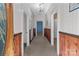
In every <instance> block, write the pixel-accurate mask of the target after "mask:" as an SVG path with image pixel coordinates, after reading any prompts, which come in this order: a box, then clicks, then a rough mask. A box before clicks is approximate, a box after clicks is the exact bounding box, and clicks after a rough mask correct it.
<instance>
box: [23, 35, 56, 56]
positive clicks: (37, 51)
mask: <svg viewBox="0 0 79 59" xmlns="http://www.w3.org/2000/svg"><path fill="white" fill-rule="evenodd" d="M24 56H57V52H56V48H55V47H52V46H51V45H50V43H49V42H48V40H47V39H46V38H45V37H43V36H41V35H38V36H37V37H35V38H34V40H33V41H32V43H31V45H30V46H29V47H26V48H25V50H24Z"/></svg>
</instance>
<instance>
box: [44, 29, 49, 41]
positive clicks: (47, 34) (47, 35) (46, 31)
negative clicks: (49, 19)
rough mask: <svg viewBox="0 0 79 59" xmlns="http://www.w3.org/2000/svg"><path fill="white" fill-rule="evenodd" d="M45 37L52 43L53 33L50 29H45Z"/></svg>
mask: <svg viewBox="0 0 79 59" xmlns="http://www.w3.org/2000/svg"><path fill="white" fill-rule="evenodd" d="M44 36H45V37H46V38H47V39H48V41H49V42H50V38H51V31H50V29H49V28H45V29H44Z"/></svg>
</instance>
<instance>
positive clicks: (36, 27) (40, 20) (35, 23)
mask: <svg viewBox="0 0 79 59" xmlns="http://www.w3.org/2000/svg"><path fill="white" fill-rule="evenodd" d="M40 21H41V20H40ZM37 22H38V21H36V22H35V25H36V36H37ZM41 22H42V23H43V34H42V35H43V36H44V22H43V21H41Z"/></svg>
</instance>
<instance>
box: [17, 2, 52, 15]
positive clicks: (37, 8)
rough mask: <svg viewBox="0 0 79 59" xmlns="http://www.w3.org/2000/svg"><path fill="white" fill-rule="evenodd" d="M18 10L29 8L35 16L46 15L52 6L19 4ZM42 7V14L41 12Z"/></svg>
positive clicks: (48, 4)
mask: <svg viewBox="0 0 79 59" xmlns="http://www.w3.org/2000/svg"><path fill="white" fill-rule="evenodd" d="M16 5H17V6H18V8H21V9H27V8H29V9H30V10H31V11H32V13H33V14H34V15H38V14H46V12H47V11H48V9H49V8H50V6H51V5H52V4H51V3H17V4H16ZM40 7H41V10H42V12H40Z"/></svg>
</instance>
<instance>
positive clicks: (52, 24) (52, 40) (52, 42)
mask: <svg viewBox="0 0 79 59" xmlns="http://www.w3.org/2000/svg"><path fill="white" fill-rule="evenodd" d="M55 13H57V55H59V23H60V22H59V21H60V18H59V11H54V12H53V13H52V15H51V45H52V46H53V45H54V33H53V32H54V30H53V29H54V20H53V19H54V14H55Z"/></svg>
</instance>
